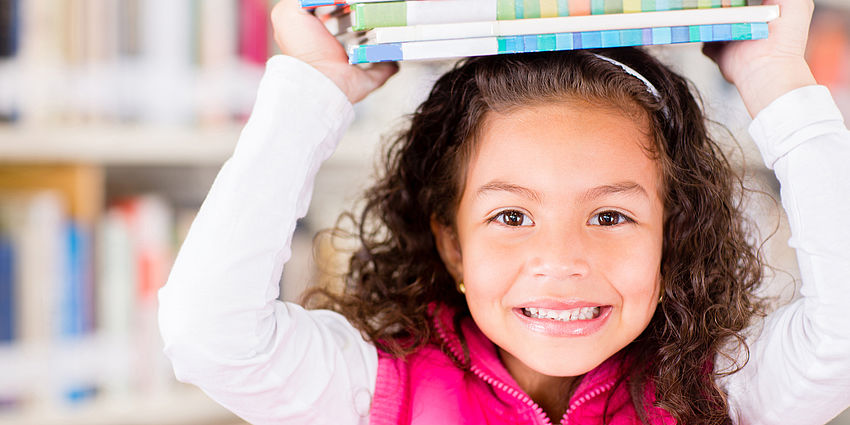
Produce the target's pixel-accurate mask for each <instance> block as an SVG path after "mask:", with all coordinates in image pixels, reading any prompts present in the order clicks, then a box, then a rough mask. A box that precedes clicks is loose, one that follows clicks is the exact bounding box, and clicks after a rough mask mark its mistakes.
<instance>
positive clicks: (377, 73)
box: [363, 62, 399, 90]
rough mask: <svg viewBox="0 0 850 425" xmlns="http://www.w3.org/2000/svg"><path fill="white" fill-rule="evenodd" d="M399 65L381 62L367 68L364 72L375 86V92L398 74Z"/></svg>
mask: <svg viewBox="0 0 850 425" xmlns="http://www.w3.org/2000/svg"><path fill="white" fill-rule="evenodd" d="M398 69H399V68H398V63H396V62H380V63H375V64H372V65H371V66H369V67H368V68H365V69H364V70H363V71H364V72H365V74H366V76H368V77H369V79H370V80H371V81H372V83H373V84H374V87H373V90H374V89H376V88H378V87H381V86H382V85H384V83H386V82H387V80H388V79H389V78H390V77H392V76H393V75H395V73H396V72H398Z"/></svg>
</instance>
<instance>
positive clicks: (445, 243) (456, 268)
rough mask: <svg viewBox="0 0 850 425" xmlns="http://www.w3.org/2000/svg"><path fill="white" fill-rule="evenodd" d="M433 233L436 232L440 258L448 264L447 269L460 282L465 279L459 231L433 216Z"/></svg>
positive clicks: (435, 239) (435, 238) (435, 240)
mask: <svg viewBox="0 0 850 425" xmlns="http://www.w3.org/2000/svg"><path fill="white" fill-rule="evenodd" d="M431 233H432V234H434V242H435V244H436V245H437V252H439V253H440V259H442V260H443V264H445V265H446V270H448V271H449V274H451V275H452V277H453V278H454V280H455V281H456V282H460V281H461V280H463V258H462V256H461V252H460V242H459V241H458V239H457V232H455V230H454V229H452V228H451V226H446V225H444V224H441V223H440V222H438V221H437V220H436V219H435V218H434V217H431Z"/></svg>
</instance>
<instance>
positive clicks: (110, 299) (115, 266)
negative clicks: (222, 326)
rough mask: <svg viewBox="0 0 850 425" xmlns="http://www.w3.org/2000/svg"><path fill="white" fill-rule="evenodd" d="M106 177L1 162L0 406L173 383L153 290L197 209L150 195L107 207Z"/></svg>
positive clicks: (73, 168)
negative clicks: (178, 207) (160, 333)
mask: <svg viewBox="0 0 850 425" xmlns="http://www.w3.org/2000/svg"><path fill="white" fill-rule="evenodd" d="M103 177H104V176H103V174H102V169H101V168H100V167H96V166H89V165H46V164H15V165H8V164H5V165H0V297H2V301H0V305H2V307H3V308H2V310H0V376H2V377H3V380H2V381H0V413H3V411H14V410H15V409H32V408H33V406H50V405H53V406H57V405H69V404H79V403H84V402H86V401H87V400H89V399H94V398H97V397H98V396H104V397H128V396H134V395H135V396H143V395H146V394H147V395H151V394H157V393H162V392H163V391H167V390H168V389H169V388H172V387H173V386H174V384H175V381H174V379H173V375H172V371H171V368H170V366H169V364H168V362H167V360H166V359H165V357H164V356H163V354H162V343H161V341H160V337H159V332H158V328H157V322H156V292H157V290H158V289H159V288H160V287H161V286H162V285H163V284H164V283H165V281H166V279H167V274H168V271H169V269H170V267H171V263H172V261H173V256H174V253H175V252H176V247H177V246H178V244H179V243H180V240H178V239H177V237H176V235H178V234H179V235H184V234H185V229H182V228H177V227H176V224H175V223H181V227H182V226H185V223H186V222H187V219H185V218H183V217H182V216H190V215H191V214H193V213H194V212H193V211H191V210H188V209H186V208H182V209H180V210H179V211H178V210H177V209H176V208H174V207H173V206H172V205H171V204H170V203H169V202H168V201H166V200H165V199H163V198H162V197H160V196H158V195H154V194H139V195H131V196H127V197H124V198H121V199H116V200H113V201H110V202H109V204H108V205H105V201H104V187H105V186H104V181H103Z"/></svg>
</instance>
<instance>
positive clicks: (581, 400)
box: [561, 381, 615, 425]
mask: <svg viewBox="0 0 850 425" xmlns="http://www.w3.org/2000/svg"><path fill="white" fill-rule="evenodd" d="M614 383H615V381H609V382H606V383H605V384H604V385H600V386H598V387H596V388H594V389H593V391H590V392H588V393H585V394H584V395H582V396H581V397H579V398H578V399H576V400H575V401H574V402H572V403H570V408H569V409H567V411H566V412H564V417H563V418H561V425H568V424H569V423H570V413H573V412H575V410H576V409H577V408H578V407H579V406H581V405H582V404H584V403H586V402H587V401H588V400H590V399H592V398H594V397H598V396H599V395H600V394H602V393H604V392H606V391H608V390H610V389H611V388H613V387H614Z"/></svg>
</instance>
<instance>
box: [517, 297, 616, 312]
mask: <svg viewBox="0 0 850 425" xmlns="http://www.w3.org/2000/svg"><path fill="white" fill-rule="evenodd" d="M606 305H608V304H605V303H599V302H595V301H585V300H578V299H572V300H553V299H541V300H534V301H528V302H524V303H522V304H519V305H518V306H517V308H543V309H547V310H572V309H576V308H582V307H603V306H606Z"/></svg>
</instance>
